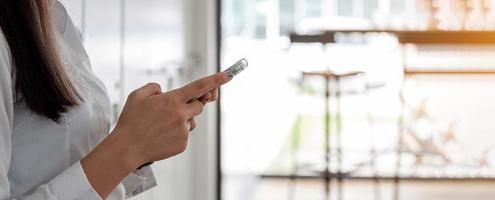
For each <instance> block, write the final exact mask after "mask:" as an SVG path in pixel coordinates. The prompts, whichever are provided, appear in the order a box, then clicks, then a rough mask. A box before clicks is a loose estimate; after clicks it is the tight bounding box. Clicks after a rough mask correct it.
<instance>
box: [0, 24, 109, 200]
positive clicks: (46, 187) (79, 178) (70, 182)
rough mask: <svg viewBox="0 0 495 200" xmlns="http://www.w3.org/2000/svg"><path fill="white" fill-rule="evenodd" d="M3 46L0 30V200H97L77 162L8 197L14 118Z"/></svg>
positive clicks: (9, 69)
mask: <svg viewBox="0 0 495 200" xmlns="http://www.w3.org/2000/svg"><path fill="white" fill-rule="evenodd" d="M11 63H12V62H11V58H10V53H9V50H8V45H7V42H6V40H5V38H4V35H3V34H2V32H1V30H0V200H8V199H17V200H83V199H84V200H100V199H101V197H100V196H99V195H98V193H96V191H94V189H93V187H92V186H91V184H90V183H89V181H88V179H87V177H86V174H85V173H84V171H83V169H82V167H81V164H80V162H77V163H76V164H74V165H72V166H71V167H69V168H68V169H66V170H65V171H63V172H62V173H61V174H59V175H58V176H56V177H55V178H53V179H52V180H51V181H49V182H48V183H46V184H43V185H40V186H38V187H37V188H36V189H35V190H34V191H33V192H32V193H31V194H26V195H25V196H22V197H16V198H14V197H12V196H11V193H10V191H11V188H10V184H9V178H8V172H9V168H10V162H11V157H12V130H13V116H14V102H15V100H14V97H15V95H14V94H15V91H13V90H14V89H13V88H14V87H13V83H14V80H13V77H14V76H13V75H12V65H11Z"/></svg>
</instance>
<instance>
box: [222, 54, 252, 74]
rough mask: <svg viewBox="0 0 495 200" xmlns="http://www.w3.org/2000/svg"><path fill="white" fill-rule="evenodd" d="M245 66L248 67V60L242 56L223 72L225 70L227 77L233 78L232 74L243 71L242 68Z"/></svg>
mask: <svg viewBox="0 0 495 200" xmlns="http://www.w3.org/2000/svg"><path fill="white" fill-rule="evenodd" d="M247 67H248V61H247V60H246V59H245V58H243V59H240V60H239V61H237V62H236V63H235V64H233V65H232V66H231V67H229V68H228V69H226V70H225V72H227V74H228V76H229V78H233V77H234V76H237V75H238V74H240V73H241V72H242V71H244V69H246V68H247Z"/></svg>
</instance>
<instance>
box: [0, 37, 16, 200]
mask: <svg viewBox="0 0 495 200" xmlns="http://www.w3.org/2000/svg"><path fill="white" fill-rule="evenodd" d="M9 63H10V56H9V53H8V51H7V50H6V44H5V40H4V38H3V34H1V33H0V199H9V198H10V186H9V179H8V176H7V174H8V171H9V168H10V160H11V155H12V138H11V130H12V126H13V115H14V100H13V98H14V96H13V92H12V70H11V66H10V64H9Z"/></svg>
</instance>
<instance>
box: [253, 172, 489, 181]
mask: <svg viewBox="0 0 495 200" xmlns="http://www.w3.org/2000/svg"><path fill="white" fill-rule="evenodd" d="M259 177H261V178H267V179H268V178H270V179H323V176H318V175H304V174H297V175H287V174H262V175H260V176H259ZM330 177H331V178H332V179H336V178H338V177H339V175H338V174H334V173H333V174H331V175H330ZM340 177H342V178H343V179H344V180H367V181H372V180H385V181H393V180H397V179H396V177H395V176H347V175H340ZM398 179H399V180H401V181H494V182H495V177H489V178H487V177H418V176H400V177H398Z"/></svg>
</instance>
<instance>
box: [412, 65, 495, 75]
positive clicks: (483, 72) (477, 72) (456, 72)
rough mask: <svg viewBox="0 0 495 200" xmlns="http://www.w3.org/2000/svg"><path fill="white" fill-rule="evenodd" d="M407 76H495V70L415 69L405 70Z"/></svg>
mask: <svg viewBox="0 0 495 200" xmlns="http://www.w3.org/2000/svg"><path fill="white" fill-rule="evenodd" d="M404 74H405V75H406V76H414V75H495V69H414V68H407V67H406V68H405V69H404Z"/></svg>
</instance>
